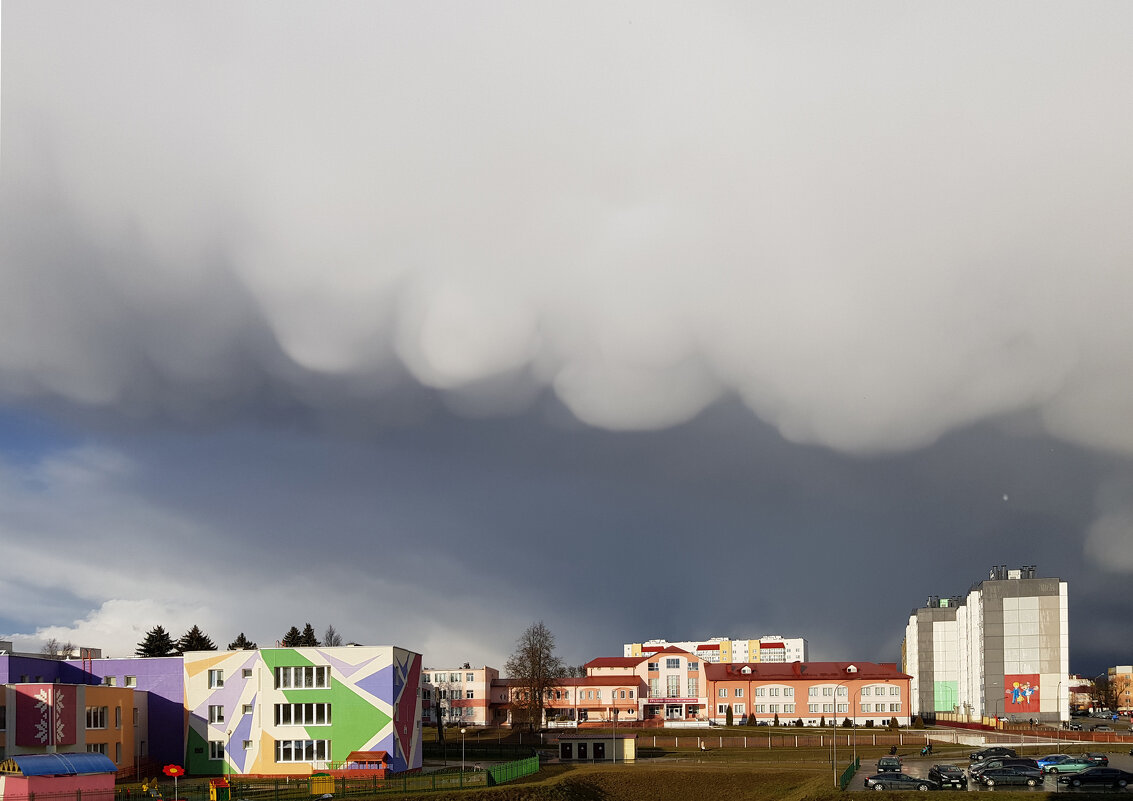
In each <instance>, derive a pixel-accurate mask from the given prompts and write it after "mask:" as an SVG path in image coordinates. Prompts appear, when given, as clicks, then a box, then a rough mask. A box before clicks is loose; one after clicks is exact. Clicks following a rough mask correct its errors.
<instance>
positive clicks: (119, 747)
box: [114, 743, 122, 762]
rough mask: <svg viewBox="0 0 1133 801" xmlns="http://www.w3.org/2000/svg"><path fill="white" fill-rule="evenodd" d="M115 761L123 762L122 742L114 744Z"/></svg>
mask: <svg viewBox="0 0 1133 801" xmlns="http://www.w3.org/2000/svg"><path fill="white" fill-rule="evenodd" d="M114 761H115V762H121V761H122V743H115V744H114Z"/></svg>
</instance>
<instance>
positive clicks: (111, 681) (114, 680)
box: [36, 676, 118, 687]
mask: <svg viewBox="0 0 1133 801" xmlns="http://www.w3.org/2000/svg"><path fill="white" fill-rule="evenodd" d="M36 678H39V677H38V676H37V677H36ZM102 683H103V684H104V685H106V686H107V687H116V686H118V677H117V676H103V677H102Z"/></svg>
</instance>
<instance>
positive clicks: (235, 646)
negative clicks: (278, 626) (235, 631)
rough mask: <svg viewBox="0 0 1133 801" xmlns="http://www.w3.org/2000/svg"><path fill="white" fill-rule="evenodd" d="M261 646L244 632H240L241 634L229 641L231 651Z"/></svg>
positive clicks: (250, 649) (253, 648) (251, 649)
mask: <svg viewBox="0 0 1133 801" xmlns="http://www.w3.org/2000/svg"><path fill="white" fill-rule="evenodd" d="M259 647H260V646H258V645H256V644H255V643H254V642H252V641H251V640H249V639H248V638H247V637H245V636H244V632H240V636H239V637H237V638H236V639H235V640H233V641H232V642H230V643H228V650H229V651H255V650H257V649H258V648H259Z"/></svg>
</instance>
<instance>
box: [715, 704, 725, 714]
mask: <svg viewBox="0 0 1133 801" xmlns="http://www.w3.org/2000/svg"><path fill="white" fill-rule="evenodd" d="M716 714H717V715H726V714H728V705H727V704H716Z"/></svg>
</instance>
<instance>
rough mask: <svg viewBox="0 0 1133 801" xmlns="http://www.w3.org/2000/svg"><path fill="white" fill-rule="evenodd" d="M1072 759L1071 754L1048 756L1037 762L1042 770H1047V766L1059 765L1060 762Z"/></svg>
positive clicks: (1040, 758)
mask: <svg viewBox="0 0 1133 801" xmlns="http://www.w3.org/2000/svg"><path fill="white" fill-rule="evenodd" d="M1068 759H1070V754H1047V755H1046V756H1044V757H1039V758H1038V759H1036V760H1035V762H1036V763H1037V764H1038V766H1039V767H1040V768H1044V769H1045V768H1046V766H1047V765H1057V764H1058V763H1059V762H1065V761H1066V760H1068Z"/></svg>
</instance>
